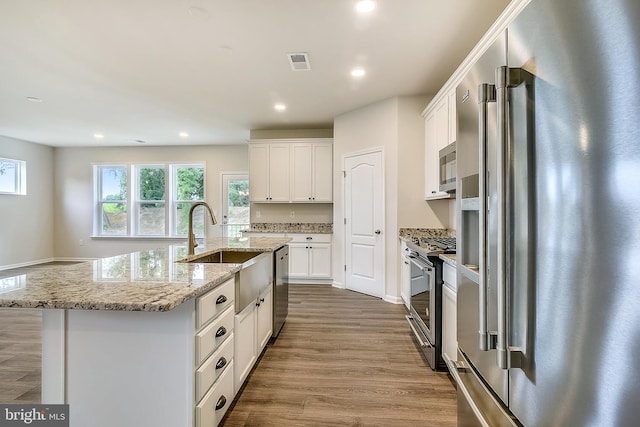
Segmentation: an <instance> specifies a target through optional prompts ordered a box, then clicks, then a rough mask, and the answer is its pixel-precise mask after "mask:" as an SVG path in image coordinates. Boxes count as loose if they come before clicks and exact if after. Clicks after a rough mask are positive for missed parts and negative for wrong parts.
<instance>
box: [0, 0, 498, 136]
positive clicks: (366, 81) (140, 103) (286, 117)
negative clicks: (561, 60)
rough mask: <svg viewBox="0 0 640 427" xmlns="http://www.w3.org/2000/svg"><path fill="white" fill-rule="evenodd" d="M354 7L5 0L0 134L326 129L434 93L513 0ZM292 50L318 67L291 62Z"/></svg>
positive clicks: (206, 0) (406, 0)
mask: <svg viewBox="0 0 640 427" xmlns="http://www.w3.org/2000/svg"><path fill="white" fill-rule="evenodd" d="M355 3H356V1H355V0H29V1H20V0H3V1H2V5H1V6H0V10H1V13H0V76H1V78H0V135H5V136H9V137H13V138H17V139H23V140H27V141H32V142H36V143H41V144H46V145H51V146H99V145H107V146H128V145H136V144H137V143H136V142H134V140H142V141H145V142H146V143H147V144H148V145H178V144H189V145H194V144H235V143H241V142H244V141H245V140H246V139H248V137H249V130H251V129H318V128H329V127H332V124H333V118H334V117H336V116H338V115H340V114H343V113H345V112H348V111H351V110H354V109H357V108H360V107H363V106H365V105H368V104H371V103H374V102H377V101H380V100H383V99H386V98H389V97H392V96H396V95H417V94H431V95H433V94H435V93H436V92H437V91H438V89H439V88H440V86H441V85H442V84H443V83H444V82H445V81H446V79H447V78H448V77H449V75H450V74H451V73H452V72H453V71H454V70H455V69H456V67H457V66H458V65H459V64H460V63H461V61H462V60H463V59H464V57H465V56H466V55H467V54H468V53H469V51H470V50H471V49H472V48H473V46H474V45H475V44H476V42H477V41H478V40H479V39H480V37H481V36H482V35H483V34H484V32H485V31H486V30H487V29H488V28H489V26H490V25H491V23H492V22H493V21H494V20H495V18H496V17H497V16H498V15H499V14H500V12H501V11H502V10H503V9H504V7H505V6H506V4H507V3H508V0H483V1H477V0H446V1H444V0H377V1H376V8H375V9H374V10H373V11H372V12H369V13H366V14H363V13H358V12H356V11H355V8H354V5H355ZM290 52H306V53H308V55H309V61H310V64H311V70H310V71H292V69H291V66H290V64H289V61H288V58H287V55H286V54H287V53H290ZM354 67H362V68H364V69H365V71H366V74H365V75H364V76H363V77H360V78H353V77H352V76H351V75H350V71H351V70H352V69H353V68H354ZM28 97H35V98H38V99H40V100H41V102H37V101H29V100H27V98H28ZM276 103H283V104H285V105H286V110H285V111H281V112H279V111H276V110H275V109H274V104H276ZM180 132H187V133H188V134H189V136H188V137H180V136H179V133H180ZM94 134H102V135H104V138H102V139H97V138H95V137H94Z"/></svg>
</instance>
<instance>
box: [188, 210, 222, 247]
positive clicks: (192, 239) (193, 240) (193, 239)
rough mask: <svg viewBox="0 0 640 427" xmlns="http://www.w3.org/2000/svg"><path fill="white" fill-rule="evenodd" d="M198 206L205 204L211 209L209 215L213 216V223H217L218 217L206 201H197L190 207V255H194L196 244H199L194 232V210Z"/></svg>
mask: <svg viewBox="0 0 640 427" xmlns="http://www.w3.org/2000/svg"><path fill="white" fill-rule="evenodd" d="M198 206H204V207H205V208H206V210H207V211H209V217H211V224H213V225H215V224H217V221H216V217H215V215H214V214H213V211H212V210H211V207H210V206H209V205H208V204H206V203H205V202H196V203H194V204H193V205H192V206H191V209H189V251H188V255H193V254H194V253H195V249H196V246H198V242H197V241H196V235H195V233H194V232H193V210H194V209H195V208H197V207H198Z"/></svg>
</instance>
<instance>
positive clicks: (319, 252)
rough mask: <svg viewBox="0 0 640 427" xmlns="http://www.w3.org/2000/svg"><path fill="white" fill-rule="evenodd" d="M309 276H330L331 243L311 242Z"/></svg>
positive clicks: (313, 277) (311, 277)
mask: <svg viewBox="0 0 640 427" xmlns="http://www.w3.org/2000/svg"><path fill="white" fill-rule="evenodd" d="M309 248H310V249H309V278H310V279H330V278H331V244H329V243H312V244H311V245H310V246H309Z"/></svg>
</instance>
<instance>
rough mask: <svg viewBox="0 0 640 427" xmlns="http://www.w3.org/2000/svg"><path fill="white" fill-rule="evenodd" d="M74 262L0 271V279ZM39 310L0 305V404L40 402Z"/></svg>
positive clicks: (40, 352) (40, 319)
mask: <svg viewBox="0 0 640 427" xmlns="http://www.w3.org/2000/svg"><path fill="white" fill-rule="evenodd" d="M68 264H75V263H74V262H48V263H44V264H37V265H33V266H29V267H21V268H13V269H10V270H2V271H0V279H2V278H5V277H13V276H17V275H21V274H27V273H30V272H33V271H40V270H42V269H45V268H52V267H56V266H60V265H68ZM41 329H42V312H41V310H38V309H18V308H0V403H40V396H41V383H42V373H41V372H42V335H41Z"/></svg>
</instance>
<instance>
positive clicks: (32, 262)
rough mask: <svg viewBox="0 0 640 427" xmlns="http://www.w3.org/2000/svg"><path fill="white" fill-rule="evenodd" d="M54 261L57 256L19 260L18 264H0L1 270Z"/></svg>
mask: <svg viewBox="0 0 640 427" xmlns="http://www.w3.org/2000/svg"><path fill="white" fill-rule="evenodd" d="M53 261H55V258H45V259H38V260H35V261H27V262H19V263H17V264H10V265H3V266H0V271H2V270H10V269H12V268H21V267H30V266H32V265H38V264H45V263H47V262H53Z"/></svg>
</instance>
